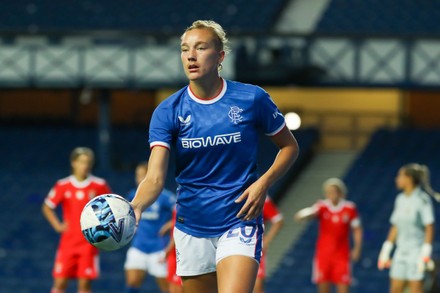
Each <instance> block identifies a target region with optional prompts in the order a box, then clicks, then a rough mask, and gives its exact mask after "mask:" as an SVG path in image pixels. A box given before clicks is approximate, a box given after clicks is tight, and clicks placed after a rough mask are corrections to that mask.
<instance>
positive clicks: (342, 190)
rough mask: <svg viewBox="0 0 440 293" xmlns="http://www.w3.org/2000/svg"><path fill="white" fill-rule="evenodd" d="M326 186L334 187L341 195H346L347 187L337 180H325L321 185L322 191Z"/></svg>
mask: <svg viewBox="0 0 440 293" xmlns="http://www.w3.org/2000/svg"><path fill="white" fill-rule="evenodd" d="M328 186H334V187H336V188H337V189H338V190H339V192H340V193H341V194H342V195H346V194H347V186H346V185H345V183H344V182H343V181H342V180H341V179H339V178H329V179H327V180H325V181H324V183H323V184H322V189H325V188H326V187H328Z"/></svg>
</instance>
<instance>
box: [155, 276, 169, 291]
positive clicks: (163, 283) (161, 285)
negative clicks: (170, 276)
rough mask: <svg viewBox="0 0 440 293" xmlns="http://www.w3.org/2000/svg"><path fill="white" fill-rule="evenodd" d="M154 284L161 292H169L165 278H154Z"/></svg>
mask: <svg viewBox="0 0 440 293" xmlns="http://www.w3.org/2000/svg"><path fill="white" fill-rule="evenodd" d="M156 283H157V286H158V287H159V289H160V291H161V292H169V286H168V280H167V278H156Z"/></svg>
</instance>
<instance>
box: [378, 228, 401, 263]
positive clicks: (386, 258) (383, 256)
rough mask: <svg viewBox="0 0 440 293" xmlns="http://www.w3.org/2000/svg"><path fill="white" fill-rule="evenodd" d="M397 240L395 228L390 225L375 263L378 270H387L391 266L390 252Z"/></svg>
mask: <svg viewBox="0 0 440 293" xmlns="http://www.w3.org/2000/svg"><path fill="white" fill-rule="evenodd" d="M396 238H397V227H396V226H394V225H392V226H391V228H390V231H389V232H388V237H387V240H386V241H385V242H384V243H383V245H382V249H381V250H380V253H379V259H378V261H377V267H378V269H379V270H383V269H386V268H389V267H390V265H391V252H392V251H393V248H394V242H396Z"/></svg>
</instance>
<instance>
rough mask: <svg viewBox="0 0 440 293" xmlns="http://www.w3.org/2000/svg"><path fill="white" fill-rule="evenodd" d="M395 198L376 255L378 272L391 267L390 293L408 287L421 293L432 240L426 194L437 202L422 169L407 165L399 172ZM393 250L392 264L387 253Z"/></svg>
mask: <svg viewBox="0 0 440 293" xmlns="http://www.w3.org/2000/svg"><path fill="white" fill-rule="evenodd" d="M396 186H397V188H398V189H399V190H401V191H402V192H401V193H400V194H399V195H398V196H397V198H396V201H395V204H394V210H393V213H392V214H391V219H390V222H391V229H390V231H389V233H388V237H387V240H386V241H385V242H384V244H383V246H382V249H381V252H380V254H379V260H378V268H379V269H380V270H383V269H385V268H389V267H391V270H390V279H391V286H390V287H391V288H390V292H391V293H403V292H404V290H405V287H406V286H407V285H408V286H409V289H410V292H411V293H423V282H422V281H423V278H424V275H425V270H426V268H427V265H428V264H429V263H431V253H432V241H433V239H434V211H433V206H432V201H431V198H430V197H429V194H431V195H432V196H434V197H437V198H438V193H436V192H434V191H433V190H432V188H431V185H430V180H429V169H428V167H426V166H425V165H420V164H408V165H405V166H403V167H402V168H400V170H399V172H398V173H397V177H396ZM394 245H395V246H396V251H395V253H394V257H393V261H392V262H391V252H392V250H393V248H394Z"/></svg>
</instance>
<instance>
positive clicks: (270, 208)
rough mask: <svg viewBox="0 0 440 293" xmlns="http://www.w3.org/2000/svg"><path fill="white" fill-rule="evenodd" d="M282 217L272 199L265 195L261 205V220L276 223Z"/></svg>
mask: <svg viewBox="0 0 440 293" xmlns="http://www.w3.org/2000/svg"><path fill="white" fill-rule="evenodd" d="M282 219H283V214H281V213H280V211H279V210H278V208H277V207H276V205H275V204H274V203H273V201H272V200H271V199H270V198H269V197H266V201H265V202H264V207H263V221H264V222H267V221H269V222H271V223H276V222H278V221H280V220H282Z"/></svg>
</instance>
